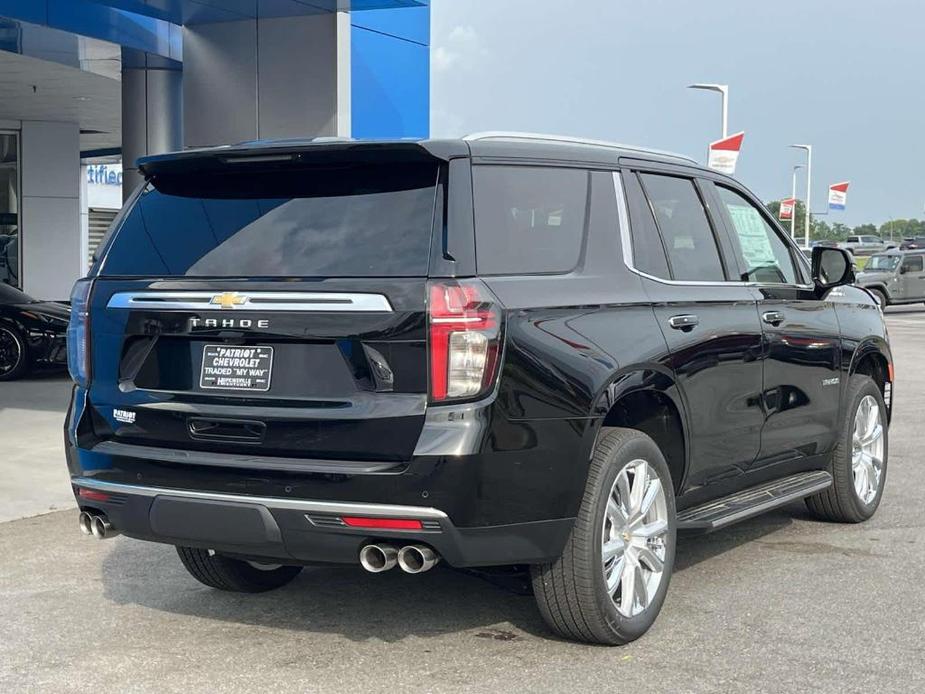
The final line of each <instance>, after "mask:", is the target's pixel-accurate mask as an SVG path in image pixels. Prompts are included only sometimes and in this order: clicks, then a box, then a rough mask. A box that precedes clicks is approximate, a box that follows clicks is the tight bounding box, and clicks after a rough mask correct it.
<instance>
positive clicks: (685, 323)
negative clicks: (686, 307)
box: [668, 313, 700, 331]
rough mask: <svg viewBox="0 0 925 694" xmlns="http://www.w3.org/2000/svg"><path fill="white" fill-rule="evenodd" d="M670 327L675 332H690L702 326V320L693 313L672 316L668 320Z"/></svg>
mask: <svg viewBox="0 0 925 694" xmlns="http://www.w3.org/2000/svg"><path fill="white" fill-rule="evenodd" d="M668 325H670V326H671V327H672V328H674V329H675V330H684V331H689V330H693V329H694V327H695V326H697V325H700V319H699V318H698V317H697V316H695V315H693V314H691V313H686V314H684V315H683V316H672V317H671V318H669V319H668Z"/></svg>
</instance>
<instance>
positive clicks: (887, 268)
mask: <svg viewBox="0 0 925 694" xmlns="http://www.w3.org/2000/svg"><path fill="white" fill-rule="evenodd" d="M857 285H858V286H859V287H864V288H865V289H867V290H869V291H870V292H872V293H873V294H874V296H876V297H877V301H879V302H880V305H881V306H891V305H893V304H916V303H920V302H925V251H896V250H893V251H888V252H886V253H882V254H878V255H872V256H871V257H870V260H868V261H867V265H866V266H865V268H864V272H861V273H859V274H858V276H857Z"/></svg>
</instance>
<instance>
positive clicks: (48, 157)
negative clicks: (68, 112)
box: [20, 121, 83, 300]
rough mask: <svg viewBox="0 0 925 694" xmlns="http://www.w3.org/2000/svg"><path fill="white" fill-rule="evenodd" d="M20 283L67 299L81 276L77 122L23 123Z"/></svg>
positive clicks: (35, 292) (32, 292)
mask: <svg viewBox="0 0 925 694" xmlns="http://www.w3.org/2000/svg"><path fill="white" fill-rule="evenodd" d="M21 137H22V140H21V142H22V145H21V147H22V204H21V210H22V212H21V214H22V224H21V234H22V237H21V242H20V252H21V253H22V278H23V289H24V290H25V292H26V293H27V294H30V295H32V296H34V297H35V298H37V299H58V300H60V299H67V298H68V296H69V295H70V292H71V286H72V285H73V284H74V282H75V280H77V279H78V278H79V277H80V276H81V271H82V269H83V260H82V256H81V247H82V245H83V240H82V234H81V224H80V128H79V126H78V125H77V124H76V123H55V122H50V121H23V123H22V135H21Z"/></svg>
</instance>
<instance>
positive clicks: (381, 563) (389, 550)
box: [360, 545, 398, 574]
mask: <svg viewBox="0 0 925 694" xmlns="http://www.w3.org/2000/svg"><path fill="white" fill-rule="evenodd" d="M397 563H398V550H397V549H395V548H394V547H393V546H392V545H364V546H363V549H361V550H360V566H362V567H363V568H364V569H366V570H367V571H369V572H370V573H373V574H378V573H381V572H383V571H388V570H389V569H393V568H395V564H397Z"/></svg>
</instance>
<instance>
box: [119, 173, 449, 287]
mask: <svg viewBox="0 0 925 694" xmlns="http://www.w3.org/2000/svg"><path fill="white" fill-rule="evenodd" d="M437 169H438V167H437V165H436V164H430V163H428V164H397V163H396V164H389V165H381V164H368V163H367V164H363V165H362V166H359V165H354V164H345V165H341V166H326V167H319V168H311V169H289V170H274V171H259V170H258V171H253V170H250V171H242V170H236V171H232V172H227V171H217V172H212V171H209V172H207V173H204V174H199V175H196V176H192V175H188V174H184V175H180V174H171V175H167V176H158V177H155V179H154V180H153V181H152V182H150V183H149V184H148V186H147V188H146V189H145V191H144V192H143V193H142V195H141V196H140V197H139V198H138V200H137V201H136V203H135V205H134V207H133V208H132V209H131V211H129V213H128V214H127V215H126V217H125V221H124V222H123V224H122V226H121V227H120V228H119V230H118V232H117V233H116V235H115V237H114V239H113V241H112V244H111V246H110V248H109V249H108V251H107V254H106V258H105V260H104V262H103V265H102V270H101V274H102V275H110V276H154V277H162V276H167V277H175V276H176V277H232V276H245V277H354V276H359V277H369V276H372V277H383V276H385V277H395V276H426V275H427V269H428V262H429V258H430V239H431V231H432V228H433V215H434V199H435V191H436V184H437Z"/></svg>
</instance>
